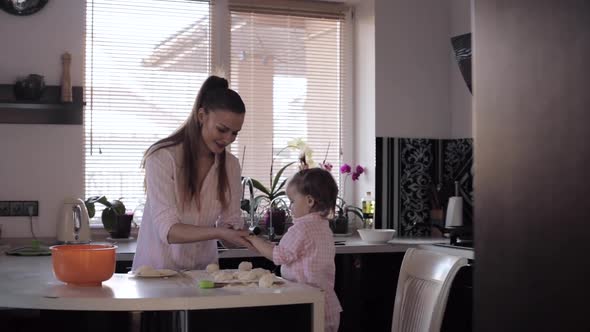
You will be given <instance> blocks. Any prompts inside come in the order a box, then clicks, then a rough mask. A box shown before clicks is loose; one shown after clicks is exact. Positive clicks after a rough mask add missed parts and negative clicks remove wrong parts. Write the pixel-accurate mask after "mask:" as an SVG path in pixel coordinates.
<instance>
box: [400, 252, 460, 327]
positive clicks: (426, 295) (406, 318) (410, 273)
mask: <svg viewBox="0 0 590 332" xmlns="http://www.w3.org/2000/svg"><path fill="white" fill-rule="evenodd" d="M465 265H467V259H465V258H461V257H456V256H449V255H445V254H441V253H438V252H435V251H429V250H419V249H408V251H406V254H405V255H404V260H403V262H402V267H401V270H400V273H399V279H398V282H397V292H396V294H395V304H394V308H393V322H392V326H391V331H392V332H439V331H440V328H441V325H442V320H443V316H444V312H445V307H446V305H447V299H448V296H449V290H450V288H451V283H452V282H453V279H454V278H455V275H456V274H457V272H458V271H459V269H460V268H461V267H463V266H465Z"/></svg>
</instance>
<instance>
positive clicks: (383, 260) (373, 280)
mask: <svg viewBox="0 0 590 332" xmlns="http://www.w3.org/2000/svg"><path fill="white" fill-rule="evenodd" d="M403 257H404V253H376V254H342V255H336V282H335V285H334V287H335V290H336V294H337V295H338V299H339V300H340V303H341V305H342V309H343V312H342V313H341V315H340V329H339V331H340V332H348V331H376V332H377V331H383V332H390V331H391V320H392V317H393V303H394V300H395V289H396V287H397V278H398V275H399V270H400V267H401V262H402V260H403Z"/></svg>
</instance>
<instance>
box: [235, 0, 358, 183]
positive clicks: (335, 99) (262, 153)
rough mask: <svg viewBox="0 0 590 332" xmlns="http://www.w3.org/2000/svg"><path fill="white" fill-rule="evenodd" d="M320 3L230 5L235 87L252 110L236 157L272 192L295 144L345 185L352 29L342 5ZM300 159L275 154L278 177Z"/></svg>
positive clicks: (279, 161) (237, 143)
mask: <svg viewBox="0 0 590 332" xmlns="http://www.w3.org/2000/svg"><path fill="white" fill-rule="evenodd" d="M261 3H266V5H261ZM316 5H317V3H315V4H314V3H311V4H310V3H307V4H306V3H303V2H286V1H276V2H275V1H272V2H269V1H266V2H261V1H239V2H238V1H231V2H230V6H229V9H230V24H231V29H230V31H231V32H230V34H231V56H230V58H231V66H230V68H231V70H230V77H231V85H232V88H234V89H235V90H236V91H238V93H239V94H240V95H241V96H242V98H243V99H244V102H245V104H246V107H247V115H246V120H245V123H244V126H243V128H242V131H241V132H240V134H239V136H238V138H237V140H236V141H235V142H234V144H232V146H231V151H232V153H234V154H235V155H238V156H239V157H240V160H243V169H242V174H243V175H244V176H250V177H252V178H255V179H257V180H259V181H260V182H262V183H263V184H264V185H267V186H268V185H269V183H270V165H271V161H272V159H273V156H276V155H277V154H278V153H279V152H280V151H281V149H283V148H284V147H285V146H287V144H288V143H289V141H291V140H292V139H295V138H301V139H303V140H304V141H305V142H306V143H307V144H308V145H309V147H310V148H311V149H313V158H314V160H315V162H321V161H322V160H324V158H326V161H328V162H330V163H332V164H333V165H334V169H333V171H332V174H333V175H334V177H335V178H336V180H337V181H338V180H339V173H338V166H339V164H340V156H341V147H342V141H343V129H342V128H343V126H342V121H343V112H344V108H345V105H346V103H345V96H344V91H345V81H346V80H345V74H346V73H345V67H346V66H345V54H346V53H345V48H346V43H345V40H346V38H345V37H346V34H347V33H348V31H347V28H346V25H345V24H344V23H345V15H344V13H343V9H342V7H341V6H329V5H331V4H322V6H316ZM324 5H328V6H324ZM244 148H245V151H246V152H245V158H244V155H243V151H244ZM328 148H329V149H328ZM298 155H299V151H297V150H291V149H287V150H285V151H283V152H282V153H280V154H279V155H278V156H276V159H275V161H274V174H276V172H277V171H278V170H279V169H280V168H281V167H282V166H283V165H286V164H287V163H289V162H292V161H296V160H297V157H298ZM296 171H297V167H295V166H293V167H290V168H289V169H288V170H287V171H286V172H285V173H284V174H283V178H286V177H288V176H290V175H292V174H293V173H295V172H296ZM274 174H273V176H274Z"/></svg>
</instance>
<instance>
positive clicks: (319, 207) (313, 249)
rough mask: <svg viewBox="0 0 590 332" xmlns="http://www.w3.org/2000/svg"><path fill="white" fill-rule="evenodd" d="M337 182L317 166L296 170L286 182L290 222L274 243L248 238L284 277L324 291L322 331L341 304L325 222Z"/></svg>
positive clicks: (332, 327) (336, 319) (332, 323)
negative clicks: (277, 241) (335, 286)
mask: <svg viewBox="0 0 590 332" xmlns="http://www.w3.org/2000/svg"><path fill="white" fill-rule="evenodd" d="M337 195H338V186H337V185H336V181H334V178H333V177H332V175H331V174H330V173H329V172H328V171H326V170H323V169H321V168H310V169H304V170H302V171H299V172H298V173H297V174H295V175H294V176H293V178H292V179H291V181H290V182H289V184H288V185H287V196H288V197H289V200H290V201H291V214H292V215H293V226H291V227H290V228H289V229H288V230H287V233H285V235H283V237H282V239H281V241H280V242H279V244H278V245H276V246H275V245H274V244H272V243H270V242H268V241H266V240H263V239H262V238H259V237H255V236H250V237H249V238H248V240H249V241H250V243H252V245H253V246H254V247H255V248H256V250H258V251H259V252H260V254H262V255H263V256H264V257H266V258H268V259H270V260H272V261H273V263H274V264H275V265H281V276H282V277H283V278H285V279H287V280H291V281H295V282H301V283H305V284H308V285H311V286H314V287H318V288H320V289H322V290H323V291H324V293H325V294H326V304H325V319H326V324H325V325H326V328H325V330H326V331H330V332H336V331H338V325H339V324H340V312H341V311H342V307H341V306H340V302H339V301H338V297H337V296H336V293H335V292H334V275H335V266H334V255H335V253H336V249H335V247H334V238H333V235H332V231H331V230H330V226H329V223H328V216H330V215H331V214H332V213H333V211H334V207H335V206H336V197H337Z"/></svg>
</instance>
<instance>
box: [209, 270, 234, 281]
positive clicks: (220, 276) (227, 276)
mask: <svg viewBox="0 0 590 332" xmlns="http://www.w3.org/2000/svg"><path fill="white" fill-rule="evenodd" d="M233 279H234V275H233V273H231V272H227V271H218V272H216V273H214V274H213V280H214V281H217V282H226V281H231V280H233Z"/></svg>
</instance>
